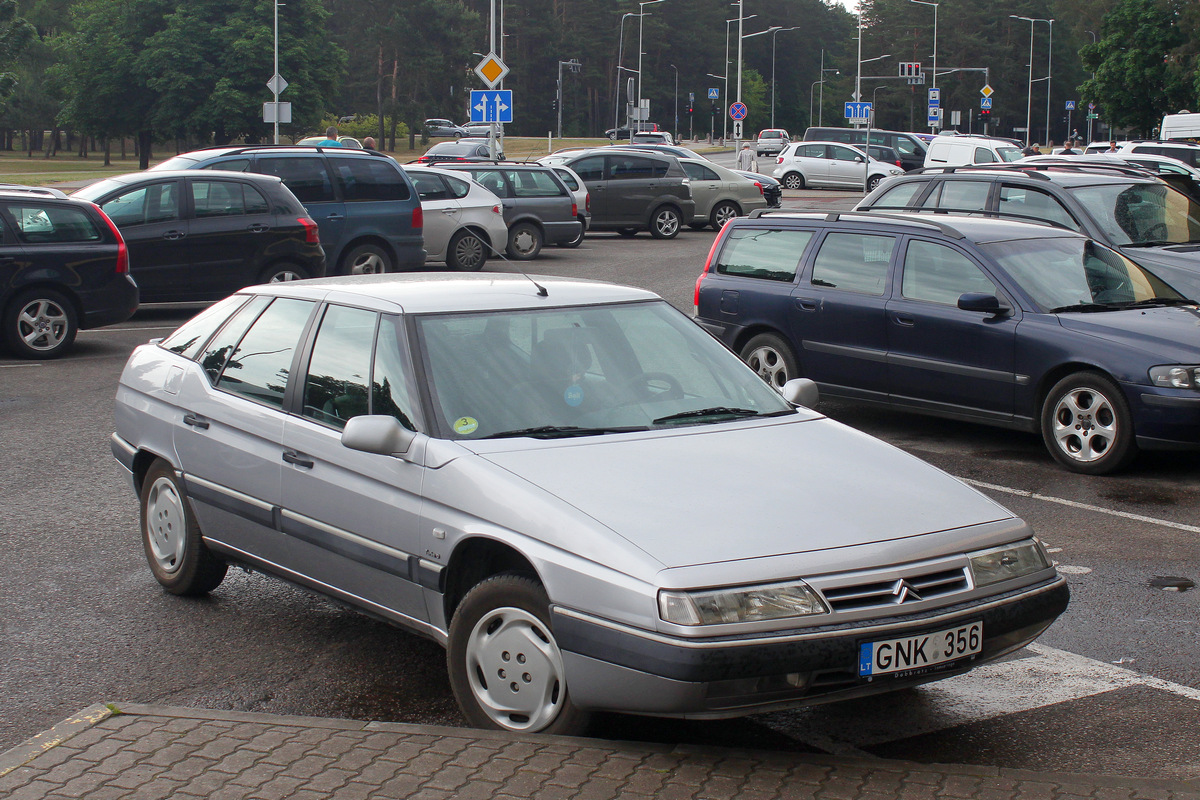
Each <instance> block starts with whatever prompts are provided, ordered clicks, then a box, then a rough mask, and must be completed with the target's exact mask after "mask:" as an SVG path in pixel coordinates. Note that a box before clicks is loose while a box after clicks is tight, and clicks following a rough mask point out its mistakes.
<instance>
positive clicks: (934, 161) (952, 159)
mask: <svg viewBox="0 0 1200 800" xmlns="http://www.w3.org/2000/svg"><path fill="white" fill-rule="evenodd" d="M1022 156H1023V153H1022V152H1021V148H1019V147H1017V146H1016V145H1014V144H1013V143H1012V142H1010V141H1008V140H1007V139H992V138H989V137H987V136H972V135H970V134H968V135H965V136H948V135H944V134H942V135H938V136H935V137H934V139H933V141H932V142H930V143H929V150H928V151H926V153H925V166H926V167H927V168H928V167H963V166H968V165H971V164H996V163H1008V162H1011V161H1016V160H1017V159H1019V158H1021V157H1022Z"/></svg>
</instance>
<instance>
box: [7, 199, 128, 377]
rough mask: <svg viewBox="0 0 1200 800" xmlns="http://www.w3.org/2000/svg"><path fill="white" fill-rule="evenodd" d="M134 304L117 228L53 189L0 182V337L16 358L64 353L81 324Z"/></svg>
mask: <svg viewBox="0 0 1200 800" xmlns="http://www.w3.org/2000/svg"><path fill="white" fill-rule="evenodd" d="M137 308H138V288H137V284H136V283H134V281H133V279H132V278H131V277H130V275H129V251H128V250H127V248H126V246H125V240H124V239H123V238H122V237H121V232H120V231H119V230H117V226H116V225H114V224H113V222H112V220H110V219H109V218H108V216H107V215H106V214H105V213H104V212H103V211H101V210H100V209H99V208H98V207H97V206H96V205H95V204H93V203H89V202H87V201H85V200H78V199H75V198H72V197H67V196H66V195H65V194H63V193H62V192H61V191H58V190H57V189H36V188H32V187H28V186H14V185H4V186H0V324H2V325H3V330H0V342H3V344H4V345H5V346H6V347H7V349H8V350H9V351H10V352H11V353H12V354H13V355H14V356H17V357H18V358H32V359H51V358H58V357H59V356H62V355H65V354H66V353H68V352H69V351H70V350H71V347H72V346H73V345H74V343H75V336H76V334H78V333H79V331H80V330H81V329H83V330H87V329H89V328H99V327H102V326H104V325H114V324H116V323H118V322H124V321H125V320H127V319H129V318H130V317H131V316H133V312H135V311H137Z"/></svg>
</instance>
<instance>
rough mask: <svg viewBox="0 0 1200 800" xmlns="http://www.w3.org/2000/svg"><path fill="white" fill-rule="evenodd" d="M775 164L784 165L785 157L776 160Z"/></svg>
mask: <svg viewBox="0 0 1200 800" xmlns="http://www.w3.org/2000/svg"><path fill="white" fill-rule="evenodd" d="M775 163H776V164H782V163H783V156H780V157H779V158H777V159H775Z"/></svg>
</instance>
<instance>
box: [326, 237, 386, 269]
mask: <svg viewBox="0 0 1200 800" xmlns="http://www.w3.org/2000/svg"><path fill="white" fill-rule="evenodd" d="M363 244H373V245H375V246H376V247H379V248H382V249H383V251H384V252H385V253H387V254H388V257H389V258H391V259H392V263H393V264H396V263H397V262H398V261H399V256H398V255H397V254H396V248H394V247H392V244H391V242H389V241H388V240H387V239H385V238H383V237H382V236H378V235H376V234H365V235H363V236H359V237H357V238H355V239H352V240H350V241H348V242H346V243H345V244H343V245H342V249H341V252H339V253H338V260H337V271H338V274H339V275H345V274H346V258H347V256H349V255H350V253H352V252H354V248H356V247H358V246H359V245H363Z"/></svg>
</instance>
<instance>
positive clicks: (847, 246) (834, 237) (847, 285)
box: [812, 233, 896, 295]
mask: <svg viewBox="0 0 1200 800" xmlns="http://www.w3.org/2000/svg"><path fill="white" fill-rule="evenodd" d="M895 246H896V240H895V238H893V237H891V236H872V235H869V234H862V233H831V234H829V235H828V236H826V237H825V241H823V242H822V243H821V249H820V250H819V251H818V252H817V259H816V261H815V262H814V263H813V274H812V282H813V285H814V286H827V287H829V288H832V289H845V290H846V291H849V292H861V293H863V294H873V295H882V294H883V290H884V287H885V286H886V285H887V273H888V264H889V263H890V262H891V260H892V250H893V249H894V248H895Z"/></svg>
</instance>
